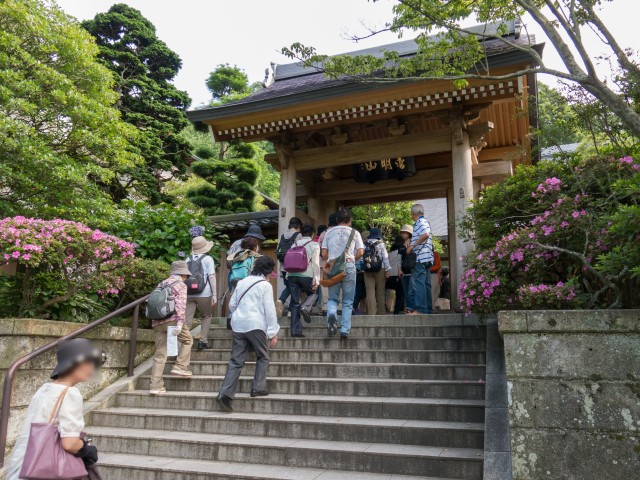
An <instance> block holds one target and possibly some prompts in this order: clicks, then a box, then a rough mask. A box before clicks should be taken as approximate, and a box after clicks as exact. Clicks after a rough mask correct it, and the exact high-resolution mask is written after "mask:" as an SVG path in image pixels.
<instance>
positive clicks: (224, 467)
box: [100, 453, 481, 480]
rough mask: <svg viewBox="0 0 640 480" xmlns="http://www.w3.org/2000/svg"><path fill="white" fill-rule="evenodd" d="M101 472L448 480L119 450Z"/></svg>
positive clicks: (145, 478)
mask: <svg viewBox="0 0 640 480" xmlns="http://www.w3.org/2000/svg"><path fill="white" fill-rule="evenodd" d="M328 464H329V465H330V462H328ZM100 472H101V474H102V477H103V478H104V480H122V479H127V480H296V479H304V480H445V479H443V478H435V477H425V476H422V475H421V476H407V475H391V474H385V473H371V472H346V471H337V470H325V469H322V468H296V467H289V466H286V467H284V466H281V465H277V466H276V465H264V464H262V465H261V464H244V463H232V462H215V461H211V460H197V461H195V460H191V459H179V458H176V457H172V456H164V457H158V456H147V455H131V454H120V453H106V454H104V455H103V454H101V455H100ZM476 478H481V477H476ZM446 480H451V479H446Z"/></svg>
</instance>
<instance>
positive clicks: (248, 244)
mask: <svg viewBox="0 0 640 480" xmlns="http://www.w3.org/2000/svg"><path fill="white" fill-rule="evenodd" d="M258 245H259V242H258V239H257V238H254V237H244V238H243V239H242V242H240V248H241V249H243V250H253V251H258Z"/></svg>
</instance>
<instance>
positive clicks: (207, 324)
mask: <svg viewBox="0 0 640 480" xmlns="http://www.w3.org/2000/svg"><path fill="white" fill-rule="evenodd" d="M212 247H213V242H211V241H209V240H207V239H206V238H204V237H202V236H198V237H194V238H193V239H192V240H191V255H190V256H189V260H188V265H189V270H190V271H191V276H190V277H189V278H188V279H187V288H188V292H189V295H188V297H187V325H188V326H189V327H191V324H192V323H193V319H194V317H195V314H196V309H198V310H199V311H200V316H201V317H202V323H201V324H200V340H198V350H202V349H204V348H209V342H208V338H209V328H211V313H212V310H213V307H214V306H215V305H216V304H217V303H218V296H217V289H216V265H215V263H214V261H213V258H211V256H210V255H209V251H210V250H211V248H212ZM192 280H193V281H192Z"/></svg>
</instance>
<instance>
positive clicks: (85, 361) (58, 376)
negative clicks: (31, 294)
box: [7, 338, 105, 480]
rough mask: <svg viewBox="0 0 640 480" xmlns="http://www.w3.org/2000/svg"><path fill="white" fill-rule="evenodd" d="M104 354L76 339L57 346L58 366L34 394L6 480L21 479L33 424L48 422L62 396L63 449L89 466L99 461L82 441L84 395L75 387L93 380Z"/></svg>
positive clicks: (87, 343) (80, 339)
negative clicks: (47, 381) (48, 379)
mask: <svg viewBox="0 0 640 480" xmlns="http://www.w3.org/2000/svg"><path fill="white" fill-rule="evenodd" d="M104 358H105V356H104V353H103V352H102V351H101V350H98V349H97V348H94V347H93V346H92V345H91V342H89V340H86V339H84V338H76V339H73V340H69V341H67V342H64V343H62V344H61V345H60V347H58V353H57V360H58V364H57V365H56V367H55V369H54V370H53V373H52V374H51V378H52V379H53V382H51V383H45V384H44V385H43V386H42V387H40V389H39V390H38V391H37V392H36V393H35V395H34V396H33V398H32V399H31V402H29V408H28V409H27V414H26V415H25V418H24V422H23V424H22V428H21V429H20V434H19V436H18V438H17V440H16V444H15V446H14V447H13V453H12V454H11V459H10V460H9V467H8V469H7V480H18V477H19V475H20V470H21V469H22V462H23V461H24V456H25V453H26V450H27V443H28V442H29V433H30V430H31V424H32V423H47V422H48V421H49V418H50V416H51V413H52V412H53V409H54V406H55V404H56V402H57V401H58V399H59V398H60V396H62V405H61V406H60V413H59V417H58V430H59V432H60V437H61V443H62V448H64V449H65V450H66V451H67V452H70V453H72V454H74V455H75V456H77V457H80V458H82V460H83V461H84V463H85V465H86V466H88V467H90V466H92V465H95V463H96V462H97V461H98V450H97V449H96V447H95V446H93V445H89V444H88V443H86V442H85V441H84V440H83V439H82V438H81V434H82V430H83V429H84V417H83V408H82V403H83V401H82V394H81V393H80V390H78V389H77V388H76V385H77V384H79V383H82V382H86V381H88V380H90V379H91V377H92V376H93V374H94V373H95V371H96V369H97V368H99V367H100V366H101V365H102V364H103V363H104Z"/></svg>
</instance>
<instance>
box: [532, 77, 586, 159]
mask: <svg viewBox="0 0 640 480" xmlns="http://www.w3.org/2000/svg"><path fill="white" fill-rule="evenodd" d="M537 100H538V122H539V130H538V132H537V134H538V138H539V144H540V146H541V147H552V146H558V145H564V144H567V143H575V142H579V141H580V135H579V134H578V132H577V131H576V124H575V121H576V115H575V112H574V111H573V110H572V109H571V107H570V105H569V103H568V102H567V100H566V99H565V98H564V97H563V96H562V95H561V94H560V92H558V91H557V90H555V89H554V88H551V87H549V86H547V85H545V84H544V83H538V99H537Z"/></svg>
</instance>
